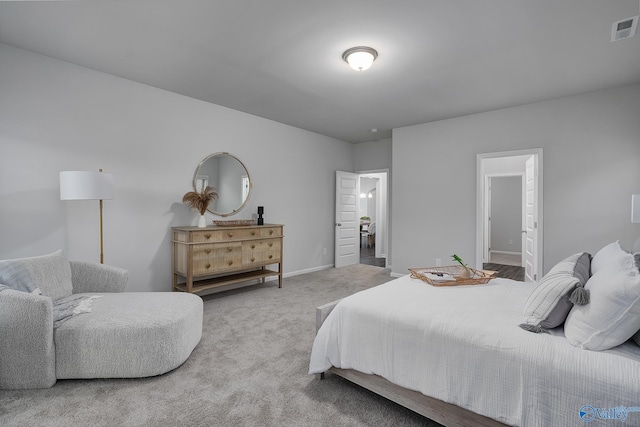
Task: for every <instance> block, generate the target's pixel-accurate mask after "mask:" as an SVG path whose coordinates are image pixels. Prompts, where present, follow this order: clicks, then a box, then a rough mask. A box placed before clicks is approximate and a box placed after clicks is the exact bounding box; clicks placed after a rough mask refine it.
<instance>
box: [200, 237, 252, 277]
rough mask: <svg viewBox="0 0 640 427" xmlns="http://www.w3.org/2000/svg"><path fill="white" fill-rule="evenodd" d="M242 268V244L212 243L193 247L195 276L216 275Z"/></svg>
mask: <svg viewBox="0 0 640 427" xmlns="http://www.w3.org/2000/svg"><path fill="white" fill-rule="evenodd" d="M241 266H242V243H241V242H229V243H212V244H203V245H196V246H194V247H193V274H194V275H204V274H215V273H218V272H220V271H230V270H237V269H239V268H241Z"/></svg>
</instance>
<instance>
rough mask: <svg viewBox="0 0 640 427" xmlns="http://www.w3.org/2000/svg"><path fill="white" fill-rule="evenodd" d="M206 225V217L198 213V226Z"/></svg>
mask: <svg viewBox="0 0 640 427" xmlns="http://www.w3.org/2000/svg"><path fill="white" fill-rule="evenodd" d="M206 226H207V218H205V216H204V215H200V218H198V228H205V227H206Z"/></svg>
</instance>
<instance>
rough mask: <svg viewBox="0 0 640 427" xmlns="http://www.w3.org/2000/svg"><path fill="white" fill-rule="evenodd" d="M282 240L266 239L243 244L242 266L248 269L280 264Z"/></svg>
mask: <svg viewBox="0 0 640 427" xmlns="http://www.w3.org/2000/svg"><path fill="white" fill-rule="evenodd" d="M281 253H282V240H280V239H266V240H255V241H252V242H244V243H243V244H242V265H243V266H244V267H247V268H250V267H252V266H254V265H256V266H258V265H264V264H271V263H276V262H280V258H281Z"/></svg>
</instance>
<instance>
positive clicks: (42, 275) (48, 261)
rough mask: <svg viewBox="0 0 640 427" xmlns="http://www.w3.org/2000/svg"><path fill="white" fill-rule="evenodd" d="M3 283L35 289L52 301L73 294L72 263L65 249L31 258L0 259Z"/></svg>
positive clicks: (28, 290) (14, 286)
mask: <svg viewBox="0 0 640 427" xmlns="http://www.w3.org/2000/svg"><path fill="white" fill-rule="evenodd" d="M0 284H3V285H6V286H8V287H10V288H12V289H16V290H21V291H25V292H36V293H37V290H36V289H38V288H39V289H40V291H41V292H42V295H44V296H48V297H51V299H52V300H54V301H55V300H58V299H60V298H64V297H67V296H69V295H71V294H72V293H73V285H72V284H71V266H70V264H69V261H67V259H66V258H65V257H64V255H63V254H62V251H57V252H54V253H52V254H49V255H43V256H37V257H32V258H20V259H7V260H2V261H0Z"/></svg>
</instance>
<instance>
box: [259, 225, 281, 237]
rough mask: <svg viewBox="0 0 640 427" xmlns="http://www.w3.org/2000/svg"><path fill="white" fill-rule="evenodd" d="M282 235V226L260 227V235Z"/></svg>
mask: <svg viewBox="0 0 640 427" xmlns="http://www.w3.org/2000/svg"><path fill="white" fill-rule="evenodd" d="M279 236H282V227H264V228H261V229H260V237H279Z"/></svg>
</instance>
